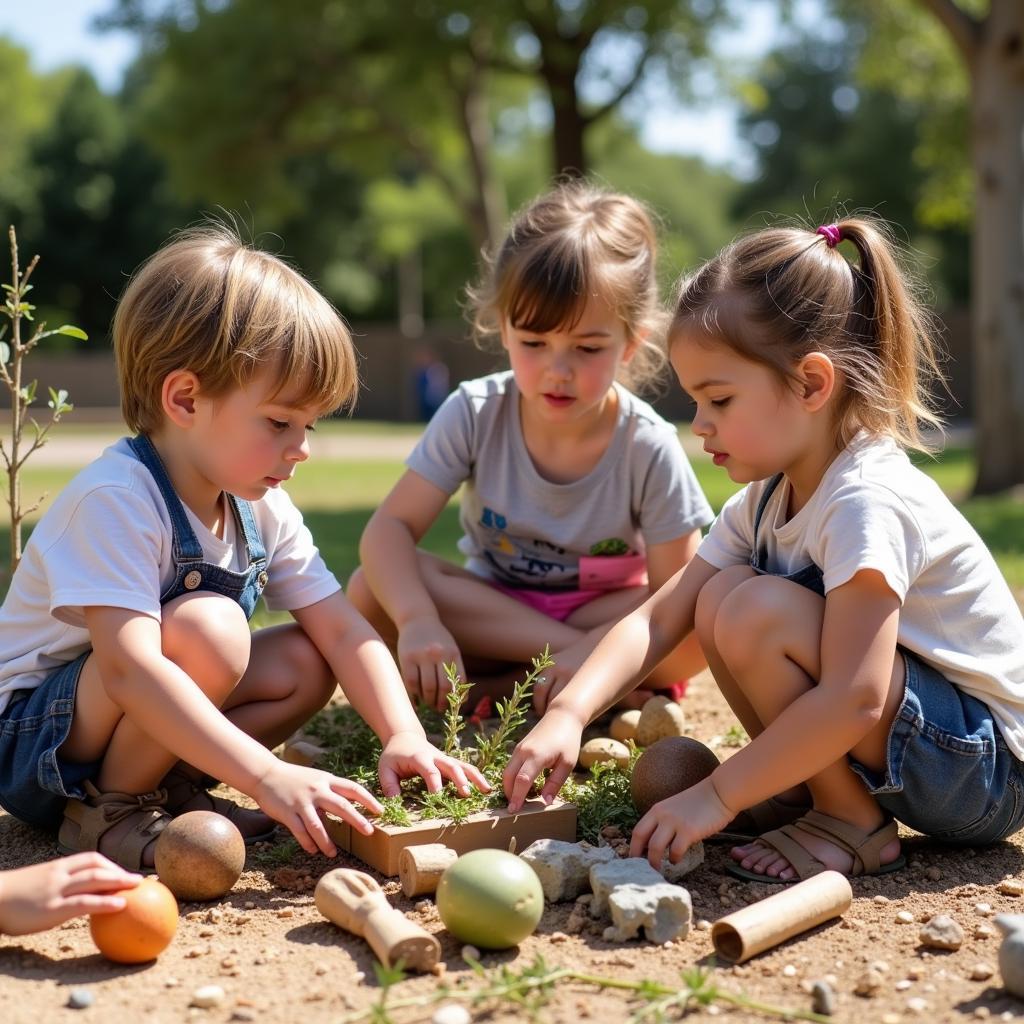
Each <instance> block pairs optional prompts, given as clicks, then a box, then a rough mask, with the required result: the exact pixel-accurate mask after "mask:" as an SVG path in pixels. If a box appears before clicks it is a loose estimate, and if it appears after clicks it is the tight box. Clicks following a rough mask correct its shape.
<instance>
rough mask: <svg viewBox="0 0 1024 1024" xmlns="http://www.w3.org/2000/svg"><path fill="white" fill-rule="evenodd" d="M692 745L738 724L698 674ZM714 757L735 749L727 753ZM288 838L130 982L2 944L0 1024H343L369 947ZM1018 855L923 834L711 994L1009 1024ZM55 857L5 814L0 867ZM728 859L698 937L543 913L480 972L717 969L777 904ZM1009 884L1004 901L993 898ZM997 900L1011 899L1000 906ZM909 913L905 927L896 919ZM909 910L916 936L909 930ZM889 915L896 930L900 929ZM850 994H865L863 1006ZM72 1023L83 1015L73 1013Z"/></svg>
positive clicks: (572, 989)
mask: <svg viewBox="0 0 1024 1024" xmlns="http://www.w3.org/2000/svg"><path fill="white" fill-rule="evenodd" d="M685 708H686V713H687V716H688V721H689V728H690V731H691V733H692V734H693V735H694V736H696V737H698V738H699V739H702V740H704V741H705V742H711V743H712V744H714V743H715V742H716V738H719V739H720V738H721V737H722V736H723V735H724V734H725V733H726V732H727V730H728V728H729V725H730V724H731V717H730V716H729V713H728V711H727V709H726V707H725V705H724V703H723V702H722V700H721V698H720V697H719V696H718V693H717V690H716V689H715V687H714V682H713V680H712V679H711V677H710V676H709V675H707V674H706V673H705V674H704V675H703V676H701V677H699V678H698V679H697V680H695V681H694V684H693V685H692V687H691V692H690V695H689V696H688V697H687V700H686V702H685ZM720 752H721V753H723V754H725V753H727V752H728V751H727V750H726V749H724V748H723V749H722V750H721V751H720ZM284 844H285V839H284V837H282V838H281V839H280V840H278V842H277V844H276V845H275V846H271V847H269V848H263V849H255V850H252V851H250V854H249V858H248V861H247V864H246V870H245V873H244V874H243V875H242V878H241V879H240V880H239V882H238V884H237V885H236V886H235V888H234V889H233V891H232V892H230V893H229V894H228V896H227V897H226V898H225V899H222V900H220V901H217V902H215V903H212V904H184V905H182V907H181V914H182V916H181V922H180V925H179V929H178V933H177V935H176V937H175V939H174V942H173V943H172V944H171V946H170V947H169V948H168V949H167V950H166V951H165V952H164V954H163V955H162V956H161V957H160V959H159V960H158V961H156V962H154V963H152V964H149V965H144V966H140V967H123V966H118V965H116V964H112V963H109V962H107V961H106V960H104V959H103V958H102V957H100V956H99V955H98V953H97V952H96V950H95V947H94V946H93V944H92V941H91V939H90V937H89V929H88V924H87V922H86V921H85V920H77V921H73V922H69V923H68V924H67V925H65V926H64V927H62V928H59V929H56V930H54V931H51V932H49V933H44V934H40V935H35V936H28V937H24V938H16V939H15V938H10V937H0V1019H2V1020H3V1021H5V1022H7V1024H21V1022H33V1024H38V1022H40V1021H42V1022H47V1024H48V1022H50V1021H55V1020H64V1019H70V1018H72V1017H74V1018H75V1019H76V1020H78V1019H80V1020H83V1021H89V1020H95V1021H99V1020H104V1021H107V1020H124V1021H137V1020H146V1021H147V1022H152V1024H162V1022H177V1021H190V1020H208V1021H228V1020H253V1021H267V1022H277V1021H282V1022H284V1021H289V1022H290V1021H297V1020H301V1021H302V1022H303V1024H319V1022H331V1024H337V1022H339V1021H341V1020H342V1019H343V1018H344V1017H345V1016H346V1014H348V1013H351V1012H352V1011H354V1010H358V1009H361V1008H364V1007H366V1006H367V1005H369V1004H370V1003H372V1002H374V1001H375V1000H376V999H377V998H378V997H379V994H380V989H379V987H378V986H377V984H376V981H375V976H374V971H373V958H372V955H371V953H370V952H369V950H368V948H367V947H366V946H365V944H364V943H363V942H362V941H361V940H359V939H356V938H353V937H352V936H348V935H346V934H344V933H343V932H341V931H339V930H338V929H336V928H335V927H334V926H332V925H331V924H329V923H328V922H326V921H324V920H323V919H322V918H321V917H320V915H319V914H318V913H317V911H316V908H315V907H314V905H313V899H312V888H313V885H314V884H315V880H316V879H317V878H318V877H319V876H320V875H321V874H323V873H324V872H325V871H327V870H329V869H330V868H332V867H336V866H340V865H341V864H346V863H347V864H349V865H351V866H360V865H358V864H356V863H355V862H351V861H346V860H345V858H343V857H339V858H338V859H337V860H336V861H333V862H332V861H328V860H326V859H325V858H323V857H316V858H313V857H308V856H306V855H305V854H302V853H300V854H298V855H297V856H295V857H294V858H293V859H291V860H290V861H287V862H285V863H282V862H281V861H282V858H281V853H282V852H287V848H288V847H286V846H285V845H284ZM1022 847H1024V844H1022V841H1021V838H1020V837H1017V838H1015V839H1014V840H1013V841H1011V842H1005V843H1001V844H998V845H996V846H994V847H991V848H988V849H983V850H947V849H943V848H942V847H940V846H937V845H935V844H932V843H929V842H927V841H925V840H923V839H921V838H920V837H917V838H914V837H912V836H908V837H907V841H906V843H905V852H906V853H907V854H908V860H909V866H908V867H907V869H906V870H904V871H903V872H901V873H898V874H896V875H890V876H886V877H884V878H877V879H875V878H867V879H863V880H859V881H858V880H855V881H854V883H853V891H854V902H853V906H852V908H851V910H850V911H849V912H848V913H847V914H846V916H845V917H844V919H842V920H841V921H834V922H832V923H831V924H828V925H825V926H822V927H820V928H818V929H816V930H815V931H813V932H811V933H808V934H806V935H805V936H803V937H800V938H797V939H793V940H790V941H789V942H787V943H786V944H785V945H783V946H781V947H779V948H776V949H775V950H773V951H771V952H769V953H766V954H762V955H761V956H759V957H757V958H755V959H754V960H752V961H750V962H748V963H747V964H745V965H743V966H739V967H731V966H718V967H714V968H713V972H714V973H713V978H714V981H715V983H716V984H717V985H718V986H719V987H720V988H722V989H724V990H728V991H730V992H737V993H740V992H742V993H744V994H746V995H747V996H749V997H752V998H755V999H758V1000H761V1001H763V1002H765V1003H770V1004H772V1005H775V1006H779V1007H786V1008H789V1009H790V1010H799V1011H803V1012H806V1011H808V1010H810V1008H811V1004H812V997H811V994H810V990H811V987H812V984H813V983H814V982H815V981H819V980H823V981H825V982H826V983H827V984H828V985H829V986H830V987H831V989H832V990H833V992H834V996H835V1006H834V1017H833V1019H835V1020H837V1021H850V1022H861V1021H871V1022H885V1024H896V1022H900V1021H908V1022H909V1021H914V1020H918V1019H920V1020H927V1021H932V1022H940V1021H965V1020H972V1019H1011V1018H1013V1017H1015V1016H1017V1015H1020V1014H1024V1002H1021V1001H1018V1000H1015V999H1013V998H1012V997H1010V996H1008V995H1006V994H1005V992H1004V991H1003V990H1002V988H1001V985H1000V979H999V973H998V967H997V954H998V949H999V942H1000V936H999V934H998V931H997V929H995V927H994V926H993V924H992V917H993V916H994V915H995V914H998V913H1001V912H1021V911H1024V899H1022V898H1021V896H1019V895H1014V894H1013V893H1014V892H1016V891H1019V889H1020V887H1018V886H1014V885H1006V884H1005V882H1004V880H1005V879H1008V878H1009V879H1017V878H1019V877H1021V875H1022V874H1024V848H1022ZM54 854H55V850H54V846H53V842H52V839H51V838H50V837H48V836H46V835H43V834H42V833H40V832H38V831H36V830H34V829H31V828H29V827H26V826H24V825H22V824H21V823H19V822H17V821H15V820H13V819H12V818H11V817H10V816H8V815H3V814H0V868H8V867H14V866H17V865H21V864H26V863H29V862H34V861H39V860H44V859H46V858H49V857H52V856H54ZM726 857H727V848H726V847H723V846H708V847H707V859H706V861H705V863H704V864H703V865H702V866H701V867H699V868H698V869H697V870H696V871H695V872H694V873H693V874H692V875H690V876H689V879H688V883H689V884H688V888H689V890H690V892H691V895H692V899H693V906H694V917H695V920H696V921H697V925H696V927H695V928H694V929H693V930H692V931H691V933H690V935H689V937H687V938H686V939H685V940H681V941H679V942H677V943H674V944H672V945H671V946H668V947H660V946H654V945H649V944H646V943H639V942H632V943H628V944H610V943H607V942H605V941H603V940H602V938H601V931H600V926H598V925H594V926H593V928H592V930H591V929H585V930H584V931H583V932H580V933H575V934H570V932H571V930H572V929H571V925H570V923H569V915H570V910H571V908H572V904H559V905H555V906H550V907H549V908H548V909H547V910H546V912H545V914H544V917H543V919H542V921H541V923H540V926H539V928H538V930H537V932H536V934H535V935H533V936H531V937H530V938H528V939H527V940H525V941H524V942H523V943H522V945H521V946H520V947H519V948H518V949H516V950H511V951H508V952H506V953H493V954H485V955H484V957H483V962H484V965H485V966H486V967H495V966H498V965H509V966H511V967H513V968H516V969H521V968H523V967H526V966H528V965H529V964H530V963H531V962H532V961H533V959H534V957H535V956H537V955H538V954H541V955H542V956H543V957H544V958H545V960H546V961H547V962H548V963H549V964H556V965H566V966H572V967H575V968H578V969H581V970H586V971H591V972H593V973H597V974H602V975H605V976H609V977H615V978H628V979H640V978H650V979H656V980H658V981H661V982H665V983H670V984H671V983H676V982H677V981H678V978H679V975H680V972H681V971H684V970H687V969H689V968H691V967H693V966H694V965H695V964H702V965H705V966H707V965H711V964H713V960H712V957H711V954H712V947H711V943H710V938H709V928H710V924H709V922H713V921H715V920H716V919H718V918H719V917H722V916H723V915H724V914H726V913H728V912H730V911H731V910H733V909H736V908H737V907H740V906H742V905H745V904H747V903H750V902H752V901H754V900H757V899H760V898H763V897H764V896H766V895H768V894H770V893H771V892H774V891H775V889H774V887H769V886H766V885H761V884H746V883H742V882H739V881H736V880H734V879H732V878H730V876H728V875H726V874H724V871H723V866H724V863H725V858H726ZM1001 883H1003V884H1002V886H1001ZM1000 888H1002V889H1004V890H1007V891H1005V892H1003V891H1000ZM386 891H387V892H388V893H389V894H390V895H391V897H392V900H393V902H394V904H395V905H396V906H398V907H400V908H401V909H403V910H405V911H407V912H409V913H410V914H412V915H413V916H414V917H415V918H416V919H417V920H419V921H420V922H421V923H422V924H423V925H424V926H425V927H427V928H428V929H429V930H430V931H432V932H435V933H437V934H438V936H439V938H440V939H441V942H442V948H443V959H444V964H445V967H446V976H445V981H446V982H447V983H452V982H455V981H457V980H459V979H465V980H466V981H467V982H471V981H472V972H471V970H470V968H469V967H468V966H467V964H466V963H465V962H464V961H463V959H462V956H461V945H460V943H458V942H457V941H455V940H454V939H453V938H452V937H451V936H449V935H448V934H447V932H445V930H444V928H443V926H442V925H441V922H440V920H439V919H438V917H437V914H436V911H435V910H434V907H433V904H432V903H431V902H429V901H420V902H419V903H417V904H416V905H414V903H413V901H409V900H406V899H404V897H402V895H401V892H400V890H399V889H398V886H397V883H395V882H389V883H387V884H386ZM903 912H906V913H903ZM907 913H909V914H910V915H912V916H913V921H912V922H910V923H901V918H905V917H906V914H907ZM935 914H947V915H949V916H950V917H952V918H954V919H955V920H956V921H957V922H958V923H959V924H960V926H961V927H962V929H963V932H964V941H963V944H962V946H961V947H960V948H959V949H958V950H956V951H953V952H940V951H936V950H929V949H927V948H925V947H923V946H922V945H921V943H920V940H919V931H920V928H921V923H922V922H924V921H926V920H927V919H928V918H929V917H931V916H932V915H935ZM898 915H899V916H898ZM206 985H217V986H220V988H221V989H223V992H224V997H223V1000H222V1001H221V1002H220V1004H219V1005H217V1006H215V1007H212V1008H208V1009H199V1008H196V1007H191V1006H190V1003H191V1001H192V997H193V995H194V993H195V992H196V990H197V989H199V988H201V987H202V986H206ZM436 985H437V979H436V978H432V977H425V978H413V979H410V980H408V981H405V982H403V983H401V984H400V985H398V986H397V987H396V988H395V989H394V990H393V994H394V997H395V998H404V997H408V996H416V995H422V994H425V993H428V992H430V991H432V990H434V989H435V988H436ZM73 990H86V991H87V993H88V994H89V995H91V996H92V997H93V1003H92V1005H91V1006H89V1007H88V1008H86V1009H84V1010H73V1009H70V1008H65V1006H66V1004H67V1003H68V999H69V996H70V994H71V992H72V991H73ZM858 990H860V991H863V992H867V991H870V994H864V995H860V994H857V992H858ZM639 1005H640V1004H639V1003H638V1002H636V1001H635V1000H633V1001H630V1000H628V999H627V998H626V997H625V996H623V995H620V994H618V993H615V992H608V991H604V992H600V993H598V992H596V990H595V989H594V988H592V987H587V986H584V985H565V986H563V987H561V988H559V989H558V991H557V992H556V993H555V995H554V996H553V998H552V1000H551V1002H550V1003H549V1005H548V1006H547V1007H546V1008H545V1009H544V1010H543V1011H542V1013H541V1019H543V1020H550V1021H566V1022H568V1021H577V1020H579V1019H589V1020H594V1021H624V1020H626V1019H627V1018H628V1017H629V1015H630V1013H631V1012H632V1011H633V1010H634V1009H636V1008H637V1007H638V1006H639ZM433 1012H434V1008H433V1007H430V1008H420V1009H417V1010H413V1011H408V1010H407V1011H403V1012H402V1013H400V1014H399V1013H396V1015H395V1016H396V1019H398V1020H402V1021H404V1020H430V1019H431V1016H432V1014H433ZM472 1013H473V1019H474V1020H480V1019H485V1018H486V1019H488V1020H492V1021H499V1022H500V1021H517V1020H524V1019H526V1015H525V1013H524V1012H523V1010H522V1009H519V1008H516V1007H510V1006H509V1005H507V1004H506V1005H504V1006H502V1007H500V1008H499V1009H498V1010H497V1012H494V1013H488V1012H487V1007H485V1006H477V1007H473V1008H472ZM76 1014H77V1015H78V1016H76ZM712 1014H714V1015H717V1016H718V1017H719V1019H721V1020H723V1021H748V1020H751V1021H753V1020H764V1019H766V1018H765V1017H764V1015H762V1014H757V1013H755V1012H752V1011H751V1010H748V1009H736V1008H732V1007H730V1006H728V1005H726V1004H725V1003H719V1004H717V1005H715V1006H713V1007H710V1008H708V1007H705V1008H702V1009H699V1010H696V1011H694V1016H699V1017H703V1016H708V1015H712Z"/></svg>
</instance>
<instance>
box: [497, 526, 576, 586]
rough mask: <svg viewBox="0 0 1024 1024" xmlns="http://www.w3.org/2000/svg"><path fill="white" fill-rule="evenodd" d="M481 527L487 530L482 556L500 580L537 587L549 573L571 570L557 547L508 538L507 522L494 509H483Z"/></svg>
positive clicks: (547, 542) (570, 562) (570, 563)
mask: <svg viewBox="0 0 1024 1024" xmlns="http://www.w3.org/2000/svg"><path fill="white" fill-rule="evenodd" d="M480 525H481V526H483V527H485V528H486V530H487V538H486V545H487V546H486V547H485V548H484V551H483V556H484V558H485V559H486V560H487V561H488V563H489V564H490V565H491V568H492V569H493V570H494V571H495V573H496V574H497V576H498V577H499V578H504V579H506V580H508V581H509V582H514V583H522V584H527V585H530V586H536V585H538V584H540V585H543V583H544V582H545V580H546V579H547V578H548V576H550V575H551V574H552V573H555V574H556V575H557V576H559V577H561V576H564V575H565V573H566V572H567V571H571V570H572V569H573V568H574V566H573V565H572V558H571V556H569V557H566V556H567V552H566V550H565V548H562V547H559V546H558V545H557V544H552V543H550V542H549V541H546V540H541V539H539V538H538V539H534V540H532V541H530V542H529V543H528V544H526V543H522V542H520V541H518V540H516V539H514V538H512V537H510V536H509V535H508V534H507V533H506V532H505V530H506V529H507V527H508V520H507V519H506V518H505V516H503V515H501V513H499V512H495V511H494V509H491V508H486V507H485V508H484V509H483V511H482V512H481V514H480ZM499 556H501V557H499Z"/></svg>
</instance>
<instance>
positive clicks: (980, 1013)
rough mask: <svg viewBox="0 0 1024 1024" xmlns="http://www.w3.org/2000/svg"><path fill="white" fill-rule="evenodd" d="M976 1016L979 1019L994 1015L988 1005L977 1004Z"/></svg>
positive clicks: (986, 1018)
mask: <svg viewBox="0 0 1024 1024" xmlns="http://www.w3.org/2000/svg"><path fill="white" fill-rule="evenodd" d="M974 1016H975V1017H976V1018H977V1019H978V1020H988V1019H989V1017H991V1016H992V1011H991V1010H990V1009H989V1008H988V1007H987V1006H976V1007H975V1008H974Z"/></svg>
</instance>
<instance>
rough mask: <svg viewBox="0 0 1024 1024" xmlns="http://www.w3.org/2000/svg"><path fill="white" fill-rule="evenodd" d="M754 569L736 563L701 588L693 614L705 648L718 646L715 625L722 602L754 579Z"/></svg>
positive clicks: (694, 624) (698, 634)
mask: <svg viewBox="0 0 1024 1024" xmlns="http://www.w3.org/2000/svg"><path fill="white" fill-rule="evenodd" d="M753 576H754V570H753V569H751V568H750V567H749V566H746V565H734V566H730V567H729V568H728V569H722V570H721V572H717V573H715V575H714V576H712V577H711V579H710V580H708V582H707V583H705V584H704V586H703V587H702V588H701V590H700V593H699V594H698V595H697V604H696V607H695V609H694V614H693V628H694V631H695V632H696V634H697V638H698V640H699V641H700V644H701V647H703V648H704V650H710V649H713V648H715V647H716V646H717V642H716V639H715V626H716V623H717V622H718V616H719V611H720V609H721V607H722V603H723V602H724V601H725V600H726V598H727V597H729V595H730V594H732V592H733V591H734V590H736V588H737V587H738V586H740V584H742V583H745V582H746V581H747V580H749V579H752V578H753Z"/></svg>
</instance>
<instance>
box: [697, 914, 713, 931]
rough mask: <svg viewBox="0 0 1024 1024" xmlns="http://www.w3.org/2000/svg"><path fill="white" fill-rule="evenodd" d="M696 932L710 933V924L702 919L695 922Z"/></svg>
mask: <svg viewBox="0 0 1024 1024" xmlns="http://www.w3.org/2000/svg"><path fill="white" fill-rule="evenodd" d="M697 931H699V932H709V931H711V922H710V921H708V920H707V919H706V918H703V917H702V918H701V919H700V920H699V921H698V922H697Z"/></svg>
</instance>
